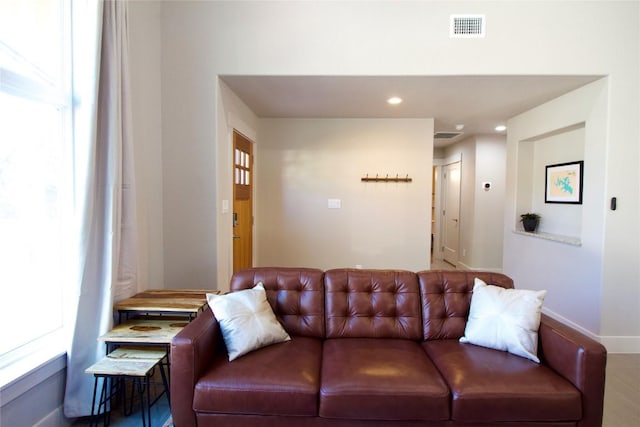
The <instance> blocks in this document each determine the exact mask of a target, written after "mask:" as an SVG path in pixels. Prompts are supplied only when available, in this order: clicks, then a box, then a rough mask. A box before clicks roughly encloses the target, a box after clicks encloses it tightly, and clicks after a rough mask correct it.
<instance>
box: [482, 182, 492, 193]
mask: <svg viewBox="0 0 640 427" xmlns="http://www.w3.org/2000/svg"><path fill="white" fill-rule="evenodd" d="M482 189H483V190H484V191H489V190H491V183H490V182H488V181H485V182H483V183H482Z"/></svg>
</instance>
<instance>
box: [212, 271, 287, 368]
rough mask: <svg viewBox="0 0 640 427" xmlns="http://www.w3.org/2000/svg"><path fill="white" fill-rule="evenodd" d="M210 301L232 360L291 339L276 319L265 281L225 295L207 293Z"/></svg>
mask: <svg viewBox="0 0 640 427" xmlns="http://www.w3.org/2000/svg"><path fill="white" fill-rule="evenodd" d="M207 301H208V302H209V307H211V311H213V314H214V315H215V316H216V319H217V320H218V324H219V325H220V330H221V331H222V338H223V339H224V343H225V344H226V346H227V351H228V353H229V361H230V362H231V361H232V360H234V359H237V358H238V357H240V356H242V355H244V354H247V353H249V352H250V351H253V350H257V349H259V348H261V347H264V346H267V345H270V344H275V343H278V342H284V341H289V340H290V339H291V337H289V334H287V332H286V331H285V330H284V328H283V327H282V325H281V324H280V322H278V319H276V316H275V314H274V313H273V310H272V309H271V306H270V305H269V302H268V301H267V294H266V292H265V290H264V285H263V284H262V283H258V284H257V285H255V286H254V287H253V288H252V289H245V290H242V291H237V292H232V293H229V294H226V295H214V294H207Z"/></svg>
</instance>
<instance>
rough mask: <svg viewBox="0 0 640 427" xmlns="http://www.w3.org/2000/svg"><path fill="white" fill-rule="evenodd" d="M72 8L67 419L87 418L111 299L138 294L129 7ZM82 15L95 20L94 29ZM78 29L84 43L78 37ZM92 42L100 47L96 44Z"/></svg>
mask: <svg viewBox="0 0 640 427" xmlns="http://www.w3.org/2000/svg"><path fill="white" fill-rule="evenodd" d="M73 7H74V8H75V10H74V11H73V18H74V39H75V41H74V61H76V62H75V64H74V92H75V93H74V98H75V99H76V102H77V103H78V106H77V109H76V111H75V112H74V128H75V130H74V132H75V133H74V135H75V136H74V137H75V152H76V165H75V169H76V185H77V187H76V197H77V198H76V210H77V213H78V218H77V221H76V222H77V224H78V225H79V227H80V229H79V230H78V236H79V239H78V240H79V241H78V254H77V259H78V264H79V265H78V268H79V271H78V274H77V288H76V290H75V292H74V294H73V295H72V301H71V304H70V306H71V307H70V309H71V313H72V315H71V317H72V319H70V320H71V321H72V322H73V323H72V324H73V325H74V326H75V327H74V328H73V332H72V336H71V337H70V345H69V350H68V357H67V385H66V393H65V401H64V413H65V416H67V417H69V418H73V417H80V416H86V415H89V414H91V398H92V393H93V381H94V379H93V377H92V376H90V375H88V374H85V373H84V370H85V369H86V368H87V367H88V366H90V365H92V364H93V363H95V362H96V361H97V360H99V359H100V358H102V357H104V355H105V347H104V344H99V343H98V342H97V338H98V337H99V336H100V335H102V334H103V333H105V332H107V331H108V330H109V328H110V327H111V325H112V322H113V303H114V301H118V300H120V299H123V298H126V297H129V296H131V295H133V294H134V293H135V292H136V291H137V271H138V265H137V245H136V242H137V237H136V234H137V232H136V210H135V181H134V161H133V146H132V144H133V141H132V136H131V135H132V132H131V119H130V117H131V116H130V108H129V97H130V93H129V87H128V85H129V77H128V63H127V58H128V36H127V2H125V1H117V0H113V1H111V0H106V1H104V2H95V0H93V1H92V0H81V1H79V2H77V1H74V2H73ZM82 13H88V14H89V15H90V16H95V17H96V20H95V21H93V23H94V24H95V25H92V24H91V22H92V20H91V19H89V20H87V19H86V18H87V16H84V17H82V16H80V15H81V14H82ZM83 18H84V21H81V20H82V19H83ZM100 18H101V19H100ZM87 22H89V24H87ZM78 27H82V28H78ZM81 30H82V31H84V33H83V35H84V36H85V37H87V38H84V37H82V38H81V39H78V35H79V34H78V31H81ZM91 34H93V38H91ZM82 40H85V42H83V41H82ZM92 40H94V41H95V40H97V41H98V43H96V44H95V45H93V44H92V43H91V41H92ZM86 41H88V43H87V42H86ZM83 43H84V45H83ZM81 57H82V58H81ZM81 59H84V60H83V61H80V60H81Z"/></svg>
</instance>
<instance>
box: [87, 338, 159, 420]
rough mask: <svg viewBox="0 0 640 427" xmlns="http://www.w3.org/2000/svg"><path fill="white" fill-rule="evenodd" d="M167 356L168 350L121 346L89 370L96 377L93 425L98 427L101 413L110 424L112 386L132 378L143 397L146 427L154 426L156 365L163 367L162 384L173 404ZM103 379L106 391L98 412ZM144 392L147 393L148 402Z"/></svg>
mask: <svg viewBox="0 0 640 427" xmlns="http://www.w3.org/2000/svg"><path fill="white" fill-rule="evenodd" d="M166 356H167V352H166V351H164V350H160V349H156V348H139V347H135V348H132V347H120V348H118V349H116V350H114V351H112V352H111V353H109V354H108V355H107V356H106V357H105V358H103V359H102V360H100V361H99V362H97V363H95V364H94V365H92V366H90V367H88V368H87V369H86V370H85V372H86V373H87V374H92V375H93V376H94V378H95V379H94V383H93V400H92V404H91V426H93V425H96V426H97V418H99V417H100V415H101V414H102V416H103V421H104V424H105V425H106V424H107V422H108V421H107V420H108V415H107V413H108V411H107V405H108V403H109V402H110V401H111V399H112V398H113V397H114V393H113V387H112V384H110V383H111V382H112V381H113V380H114V379H116V380H117V379H127V378H131V379H133V381H134V386H136V385H137V389H138V395H139V397H140V407H141V411H140V412H141V415H142V425H143V427H145V426H147V425H148V426H149V427H151V405H152V404H153V403H155V401H154V402H153V403H152V402H151V392H150V377H151V372H152V370H153V368H154V367H156V366H158V367H159V368H160V375H161V376H162V383H163V386H164V391H163V393H166V394H167V398H168V399H169V402H170V401H171V399H170V398H169V385H168V382H167V376H166V374H165V372H164V368H163V366H162V363H161V362H162V359H164V358H165V357H166ZM100 378H102V388H101V391H100V399H99V402H98V408H97V409H98V411H97V413H96V412H95V409H96V398H97V391H98V382H99V379H100ZM143 381H144V386H143ZM144 390H146V401H145V396H144ZM160 396H162V394H160ZM160 396H158V397H160ZM156 400H157V399H156ZM125 412H126V398H125ZM145 415H146V416H145ZM94 423H95V424H94Z"/></svg>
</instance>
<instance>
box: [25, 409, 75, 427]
mask: <svg viewBox="0 0 640 427" xmlns="http://www.w3.org/2000/svg"><path fill="white" fill-rule="evenodd" d="M69 426H71V420H69V419H68V418H65V416H64V412H63V408H62V406H59V407H58V408H56V409H54V410H53V411H51V412H50V413H49V414H48V415H47V416H46V417H44V418H43V419H41V420H40V421H38V422H37V423H35V424H34V425H33V427H69Z"/></svg>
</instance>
